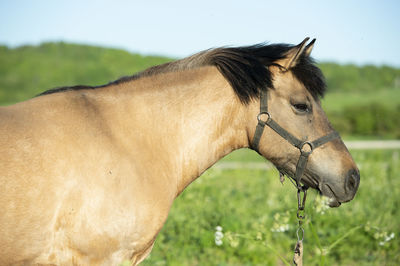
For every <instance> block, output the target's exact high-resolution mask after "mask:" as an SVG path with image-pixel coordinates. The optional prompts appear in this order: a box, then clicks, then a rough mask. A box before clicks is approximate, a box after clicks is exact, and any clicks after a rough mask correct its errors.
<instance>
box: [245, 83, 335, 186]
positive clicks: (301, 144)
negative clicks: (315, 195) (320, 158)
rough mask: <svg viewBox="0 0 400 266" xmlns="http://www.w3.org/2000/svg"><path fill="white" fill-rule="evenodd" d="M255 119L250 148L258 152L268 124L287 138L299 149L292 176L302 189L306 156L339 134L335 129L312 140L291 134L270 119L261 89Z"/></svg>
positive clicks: (266, 101) (264, 95) (263, 91)
mask: <svg viewBox="0 0 400 266" xmlns="http://www.w3.org/2000/svg"><path fill="white" fill-rule="evenodd" d="M263 115H266V116H267V120H265V121H264V120H262V116H263ZM257 120H258V124H257V127H256V131H255V133H254V137H253V140H252V148H253V149H254V150H255V151H257V152H258V153H260V152H259V145H260V140H261V137H262V134H263V132H264V128H265V126H266V125H267V126H269V127H270V128H272V129H273V130H274V131H275V132H276V133H278V134H279V135H280V136H281V137H282V138H284V139H285V140H287V141H288V142H289V143H290V144H292V145H293V146H295V147H296V148H297V149H299V150H300V157H299V160H298V161H297V165H296V173H295V176H294V178H293V177H291V176H289V177H291V178H293V179H294V181H295V182H296V184H295V185H296V187H297V189H300V190H304V189H306V188H305V187H303V186H302V185H301V178H302V176H303V173H304V170H305V169H306V167H307V162H308V157H309V156H310V155H311V153H312V152H313V150H314V149H316V148H318V147H320V146H322V145H323V144H325V143H327V142H329V141H331V140H333V139H336V138H340V136H339V134H338V133H337V132H336V131H332V132H331V133H329V134H328V135H325V136H323V137H320V138H318V139H316V140H314V141H302V140H300V139H298V138H296V137H295V136H293V135H292V134H291V133H289V132H288V131H287V130H285V129H284V128H282V127H281V126H280V125H279V124H278V123H277V122H275V120H273V119H272V117H271V115H270V113H269V112H268V95H267V91H266V90H262V91H261V97H260V113H259V114H258V115H257ZM306 145H308V146H309V150H306V149H305V146H306ZM280 172H282V171H280Z"/></svg>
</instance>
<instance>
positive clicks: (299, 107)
mask: <svg viewBox="0 0 400 266" xmlns="http://www.w3.org/2000/svg"><path fill="white" fill-rule="evenodd" d="M293 107H294V108H295V109H296V111H298V112H300V113H308V112H310V108H309V107H308V105H307V104H305V103H295V104H293Z"/></svg>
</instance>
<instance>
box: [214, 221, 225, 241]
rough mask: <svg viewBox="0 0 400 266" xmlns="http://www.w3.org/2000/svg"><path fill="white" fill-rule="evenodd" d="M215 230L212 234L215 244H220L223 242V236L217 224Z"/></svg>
mask: <svg viewBox="0 0 400 266" xmlns="http://www.w3.org/2000/svg"><path fill="white" fill-rule="evenodd" d="M215 230H216V231H215V234H214V236H215V239H214V242H215V245H217V246H221V245H222V244H223V242H222V238H224V233H222V227H221V226H219V225H218V226H217V227H215Z"/></svg>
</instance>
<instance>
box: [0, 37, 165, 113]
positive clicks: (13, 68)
mask: <svg viewBox="0 0 400 266" xmlns="http://www.w3.org/2000/svg"><path fill="white" fill-rule="evenodd" d="M171 60H172V59H170V58H166V57H160V56H142V55H138V54H132V53H129V52H126V51H124V50H118V49H110V48H101V47H95V46H88V45H77V44H68V43H64V42H57V43H43V44H41V45H39V46H21V47H17V48H13V49H10V48H7V47H5V46H0V62H1V63H0V105H3V104H7V103H15V102H18V101H22V100H25V99H28V98H30V97H33V96H35V95H37V94H38V93H40V92H42V91H44V90H47V89H50V88H54V87H60V86H71V85H78V84H82V85H101V84H105V83H108V82H109V81H112V80H116V79H118V78H120V77H121V76H127V75H132V74H134V73H136V72H138V71H141V70H143V69H146V68H148V67H150V66H153V65H157V64H161V63H165V62H168V61H171Z"/></svg>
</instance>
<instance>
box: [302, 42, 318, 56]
mask: <svg viewBox="0 0 400 266" xmlns="http://www.w3.org/2000/svg"><path fill="white" fill-rule="evenodd" d="M315 40H316V39H315V38H314V39H313V40H312V41H311V42H310V43H309V44H307V47H306V49H304V55H305V56H307V57H309V56H310V54H311V51H312V49H313V48H314V43H315Z"/></svg>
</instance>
